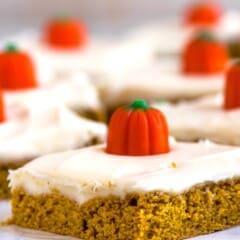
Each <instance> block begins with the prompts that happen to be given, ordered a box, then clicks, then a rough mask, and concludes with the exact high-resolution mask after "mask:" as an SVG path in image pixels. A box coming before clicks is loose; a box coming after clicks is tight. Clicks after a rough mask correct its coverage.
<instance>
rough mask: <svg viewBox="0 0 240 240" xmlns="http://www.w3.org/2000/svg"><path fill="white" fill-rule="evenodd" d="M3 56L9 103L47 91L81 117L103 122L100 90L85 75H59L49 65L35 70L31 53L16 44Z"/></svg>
mask: <svg viewBox="0 0 240 240" xmlns="http://www.w3.org/2000/svg"><path fill="white" fill-rule="evenodd" d="M0 55H1V59H2V60H1V63H0V67H1V68H0V82H1V86H2V87H3V89H4V90H5V91H6V93H7V97H8V98H10V100H12V101H15V102H18V101H21V99H22V98H29V97H30V95H32V96H34V95H35V94H39V92H44V93H45V94H48V95H50V96H51V97H52V98H54V99H55V101H56V102H58V104H62V105H65V106H66V107H68V108H70V109H72V110H73V111H75V112H77V113H78V114H80V115H81V116H84V117H87V118H90V119H93V120H101V121H103V120H104V118H105V113H104V108H103V106H102V104H101V102H100V97H99V94H98V92H97V89H96V88H95V86H94V85H93V84H92V83H91V82H90V79H89V78H88V76H87V75H86V74H84V73H83V72H81V71H77V72H74V73H68V74H56V73H54V71H53V70H52V69H51V67H50V66H48V67H44V69H43V68H41V67H37V68H36V67H35V62H34V61H33V58H32V57H31V55H30V54H29V51H24V50H21V49H18V47H17V46H16V45H14V44H7V46H6V48H5V50H4V51H2V52H1V53H0ZM41 66H44V64H43V65H41ZM13 90H14V91H13ZM80 93H81V94H80Z"/></svg>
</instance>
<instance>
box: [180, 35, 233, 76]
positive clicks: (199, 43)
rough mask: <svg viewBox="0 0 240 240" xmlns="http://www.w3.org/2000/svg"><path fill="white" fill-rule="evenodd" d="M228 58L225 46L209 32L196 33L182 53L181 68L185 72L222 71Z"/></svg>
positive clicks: (205, 72)
mask: <svg viewBox="0 0 240 240" xmlns="http://www.w3.org/2000/svg"><path fill="white" fill-rule="evenodd" d="M228 60H229V56H228V51H227V48H226V46H225V45H224V44H223V43H222V42H220V41H218V40H217V39H216V38H215V37H214V36H213V35H212V34H211V33H209V32H201V33H199V34H197V36H196V37H194V38H193V39H192V40H191V41H190V42H189V43H188V44H187V45H186V47H185V49H184V51H183V54H182V70H183V72H184V73H186V74H206V75H208V74H216V73H220V72H222V71H224V69H225V67H226V65H227V63H228Z"/></svg>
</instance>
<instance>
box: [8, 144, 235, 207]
mask: <svg viewBox="0 0 240 240" xmlns="http://www.w3.org/2000/svg"><path fill="white" fill-rule="evenodd" d="M235 176H240V150H239V149H238V148H235V147H230V146H223V145H215V144H212V143H210V142H201V143H176V142H175V143H172V144H171V151H170V152H169V153H167V154H162V155H153V156H146V157H129V156H119V155H111V154H107V153H105V145H98V146H94V147H89V148H83V149H81V150H77V151H71V152H64V153H60V154H52V155H48V156H45V157H42V158H39V159H37V160H34V161H33V162H31V163H29V164H27V165H26V166H24V167H23V168H20V169H18V170H16V171H13V172H11V173H10V177H9V179H10V185H11V187H12V189H16V188H18V187H23V188H24V189H25V190H26V191H27V192H28V193H29V194H43V193H49V192H51V190H52V189H57V190H58V191H60V192H61V193H62V194H64V195H66V196H67V197H70V198H71V199H74V200H76V201H77V202H79V203H83V202H85V201H87V200H89V199H91V198H94V197H97V196H108V195H110V194H113V195H117V196H120V197H124V196H125V194H126V193H129V192H134V191H137V192H149V191H154V190H162V191H170V192H182V191H185V190H187V189H189V188H191V187H192V186H194V185H196V184H201V183H204V182H205V181H219V180H224V179H227V178H232V177H235Z"/></svg>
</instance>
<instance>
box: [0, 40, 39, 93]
mask: <svg viewBox="0 0 240 240" xmlns="http://www.w3.org/2000/svg"><path fill="white" fill-rule="evenodd" d="M0 84H1V87H2V88H3V89H7V90H22V89H29V88H35V87H37V81H36V76H35V69H34V65H33V62H32V59H31V58H30V57H29V55H28V54H27V53H25V52H22V51H18V49H17V48H16V46H15V45H12V44H9V45H7V47H6V48H5V51H4V52H2V53H0Z"/></svg>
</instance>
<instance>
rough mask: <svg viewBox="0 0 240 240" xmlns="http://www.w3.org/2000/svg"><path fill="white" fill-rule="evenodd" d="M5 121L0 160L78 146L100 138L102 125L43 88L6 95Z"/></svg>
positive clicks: (0, 129) (103, 131)
mask: <svg viewBox="0 0 240 240" xmlns="http://www.w3.org/2000/svg"><path fill="white" fill-rule="evenodd" d="M6 105H7V106H6V109H7V121H5V122H3V123H1V124H0V161H1V163H2V162H5V161H6V162H10V161H18V160H26V159H31V158H34V157H37V156H41V155H43V154H46V153H52V152H57V151H64V150H71V149H75V148H78V147H82V146H84V145H85V144H87V143H88V142H89V141H91V140H92V139H93V138H97V139H99V141H104V139H105V135H106V126H105V125H104V124H101V123H96V122H93V121H90V120H87V119H84V118H81V117H79V116H78V115H76V114H75V113H73V112H72V111H70V110H68V109H67V108H65V107H63V106H60V105H58V104H56V103H55V102H54V100H53V99H51V98H50V97H49V95H48V94H46V93H45V92H44V91H43V92H41V91H39V92H36V93H34V96H33V94H32V95H31V94H29V95H28V94H25V95H24V98H21V101H17V99H15V101H12V99H9V98H8V97H7V98H6Z"/></svg>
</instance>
